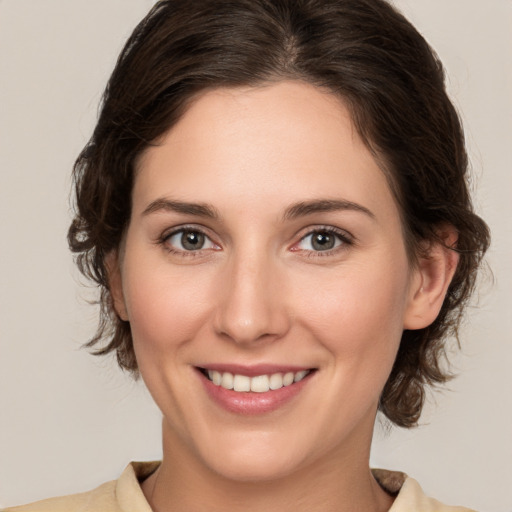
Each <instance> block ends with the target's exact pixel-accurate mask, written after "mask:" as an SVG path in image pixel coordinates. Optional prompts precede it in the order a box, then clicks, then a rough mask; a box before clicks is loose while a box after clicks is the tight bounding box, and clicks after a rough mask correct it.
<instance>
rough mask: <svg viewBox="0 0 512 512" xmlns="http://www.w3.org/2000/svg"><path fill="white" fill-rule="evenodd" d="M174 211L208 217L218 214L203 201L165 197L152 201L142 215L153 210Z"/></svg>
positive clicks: (217, 215) (217, 216)
mask: <svg viewBox="0 0 512 512" xmlns="http://www.w3.org/2000/svg"><path fill="white" fill-rule="evenodd" d="M160 211H164V212H175V213H183V214H186V215H194V216H197V217H206V218H209V219H218V218H219V214H218V212H217V210H216V209H215V208H213V207H212V206H210V205H208V204H205V203H187V202H183V201H175V200H171V199H166V198H159V199H156V200H155V201H152V202H151V203H150V204H149V205H148V206H147V207H146V209H145V210H144V211H143V212H142V215H149V214H150V213H155V212H160Z"/></svg>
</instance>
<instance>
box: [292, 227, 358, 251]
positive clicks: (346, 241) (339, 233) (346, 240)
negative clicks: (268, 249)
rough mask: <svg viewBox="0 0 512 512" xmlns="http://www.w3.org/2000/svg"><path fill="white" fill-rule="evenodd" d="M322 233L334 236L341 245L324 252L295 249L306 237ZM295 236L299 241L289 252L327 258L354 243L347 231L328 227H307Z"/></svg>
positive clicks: (353, 238)
mask: <svg viewBox="0 0 512 512" xmlns="http://www.w3.org/2000/svg"><path fill="white" fill-rule="evenodd" d="M322 232H324V233H329V234H332V235H334V236H336V237H337V238H338V239H339V240H340V241H341V243H340V244H339V245H338V246H336V247H333V248H332V249H326V250H325V251H314V250H309V249H300V248H298V247H297V246H298V245H299V244H300V243H301V242H302V241H303V240H304V239H305V238H307V237H308V236H311V235H313V234H315V233H322ZM297 236H298V237H299V240H298V241H297V242H294V243H293V245H292V246H291V247H290V250H291V251H294V252H295V251H296V252H299V251H303V252H307V253H312V254H313V255H315V256H316V255H318V256H327V255H329V254H332V253H335V252H338V251H340V250H343V249H346V248H347V246H351V245H354V244H355V243H356V239H355V237H354V236H353V235H352V234H351V233H349V232H348V231H347V230H345V229H341V228H337V227H335V226H330V225H315V226H308V227H307V228H304V229H302V230H301V231H300V232H299V234H298V235H297Z"/></svg>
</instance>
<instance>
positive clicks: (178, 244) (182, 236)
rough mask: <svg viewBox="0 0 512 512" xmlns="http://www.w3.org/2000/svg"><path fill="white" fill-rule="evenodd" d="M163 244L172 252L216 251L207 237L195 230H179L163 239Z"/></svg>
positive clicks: (214, 245)
mask: <svg viewBox="0 0 512 512" xmlns="http://www.w3.org/2000/svg"><path fill="white" fill-rule="evenodd" d="M165 243H166V245H167V246H170V248H171V250H174V251H187V252H192V251H200V250H202V249H217V247H218V246H217V245H216V244H214V243H213V242H212V241H211V240H210V238H208V236H206V235H205V234H204V233H203V232H202V231H199V230H197V229H180V230H179V231H174V232H173V233H171V234H170V235H168V236H167V237H166V238H165Z"/></svg>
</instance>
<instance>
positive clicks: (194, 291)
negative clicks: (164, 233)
mask: <svg viewBox="0 0 512 512" xmlns="http://www.w3.org/2000/svg"><path fill="white" fill-rule="evenodd" d="M133 260H134V262H136V264H133V265H132V264H130V263H131V262H130V261H127V262H126V265H125V273H124V274H125V275H124V282H125V284H124V290H125V300H126V305H127V310H128V316H129V319H130V324H131V329H132V335H133V339H134V344H135V346H136V350H137V349H138V350H139V351H140V350H141V347H137V345H141V344H143V345H144V347H143V348H145V347H148V348H149V347H151V348H152V349H153V350H154V349H158V350H162V351H163V350H167V349H171V348H176V346H177V345H179V344H181V343H184V342H186V341H187V340H190V339H192V338H193V337H194V335H195V334H196V333H197V331H198V330H199V329H201V327H202V326H203V325H204V318H205V315H207V314H208V309H209V307H210V305H211V304H212V300H211V298H210V297H211V291H210V290H211V288H212V287H211V286H210V285H209V282H210V281H211V279H210V278H209V277H208V275H203V273H202V272H201V270H200V269H199V268H198V267H196V268H185V267H183V268H178V269H177V270H176V269H174V270H173V269H172V267H171V266H170V265H169V264H167V263H166V262H163V263H158V262H155V261H150V262H147V263H146V262H144V261H141V259H140V258H139V259H137V255H134V257H133Z"/></svg>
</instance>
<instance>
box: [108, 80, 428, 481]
mask: <svg viewBox="0 0 512 512" xmlns="http://www.w3.org/2000/svg"><path fill="white" fill-rule="evenodd" d="M119 259H120V270H121V272H120V276H121V277H120V280H119V282H118V283H117V284H115V283H116V280H115V279H113V283H114V285H113V291H114V296H115V298H116V307H117V310H118V312H119V313H120V314H121V316H122V317H124V318H125V319H128V320H129V321H130V324H131V329H132V334H133V340H134V347H135V352H136V356H137V361H138V364H139V368H140V371H141V374H142V377H143V379H144V381H145V383H146V384H147V387H148V388H149V390H150V392H151V394H152V396H153V398H154V399H155V401H156V402H157V404H158V406H159V407H160V409H161V410H162V413H163V415H164V437H166V438H167V440H168V441H169V443H170V446H173V447H174V450H175V451H176V453H177V455H176V457H177V458H180V457H181V458H182V459H183V460H182V462H184V461H185V460H193V461H194V462H195V464H199V466H198V467H202V468H208V469H211V470H214V471H215V472H217V473H220V474H221V475H225V476H227V477H229V478H237V479H240V480H251V479H269V478H276V477H279V476H283V475H287V474H290V473H293V472H294V471H297V470H300V469H301V468H305V467H308V466H311V465H315V464H322V463H324V462H327V461H328V460H330V459H331V458H339V457H340V456H351V455H355V454H356V455H357V454H359V455H361V454H366V455H367V453H368V451H369V445H370V440H371V434H372V429H373V422H374V418H375V414H376V409H377V405H378V400H379V395H380V393H381V391H382V388H383V386H384V384H385V382H386V380H387V378H388V375H389V373H390V371H391V367H392V364H393V361H394V359H395V355H396V352H397V349H398V345H399V342H400V338H401V334H402V330H403V329H404V326H407V323H408V320H409V317H410V316H411V315H412V313H411V302H412V297H413V295H414V293H415V289H416V288H417V287H418V286H419V284H418V283H419V278H418V276H417V275H416V271H414V270H412V269H411V268H410V267H409V264H408V260H407V256H406V251H405V247H404V240H403V237H402V229H401V225H400V218H399V212H398V210H397V206H396V204H395V201H394V199H393V197H392V194H391V192H390V189H389V187H388V184H387V182H386V179H385V177H384V174H383V173H382V171H381V170H380V169H379V167H378V165H377V164H376V162H375V161H374V159H373V157H372V155H371V154H370V152H369V151H368V150H367V148H366V147H365V145H364V144H363V143H362V141H361V139H360V138H359V136H358V134H357V132H356V130H355V129H354V126H353V124H352V122H351V119H350V116H349V114H348V111H347V109H346V108H345V107H344V105H343V104H342V103H341V102H340V101H339V100H338V99H336V98H335V97H334V96H332V95H330V94H327V93H325V92H323V91H321V90H319V89H317V88H314V87H313V86H310V85H306V84H303V83H298V82H281V83H278V84H273V85H267V86H264V87H260V88H246V89H220V90H215V91H210V92H207V93H205V94H203V95H201V96H200V97H199V98H198V99H197V100H196V101H195V102H194V103H193V104H192V106H191V107H190V109H189V110H188V111H187V113H186V114H185V115H184V117H183V118H182V119H181V120H180V121H179V122H178V123H177V124H176V125H175V126H174V127H173V128H172V129H171V130H170V131H169V132H168V133H167V134H166V136H165V137H164V138H163V139H162V141H161V143H160V144H159V145H158V146H155V147H151V148H149V149H148V150H147V151H146V153H145V154H144V155H143V157H142V158H141V160H140V162H139V165H138V172H137V177H136V180H135V185H134V190H133V211H132V217H131V220H130V224H129V227H128V230H127V234H126V237H125V241H124V244H123V248H122V251H121V255H120V258H119ZM293 379H295V381H297V382H294V383H291V381H292V380H293ZM212 380H213V382H212ZM219 383H220V385H219ZM232 386H235V389H229V388H231V387H232ZM251 386H252V389H253V391H248V389H249V388H251ZM273 388H275V389H273Z"/></svg>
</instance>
